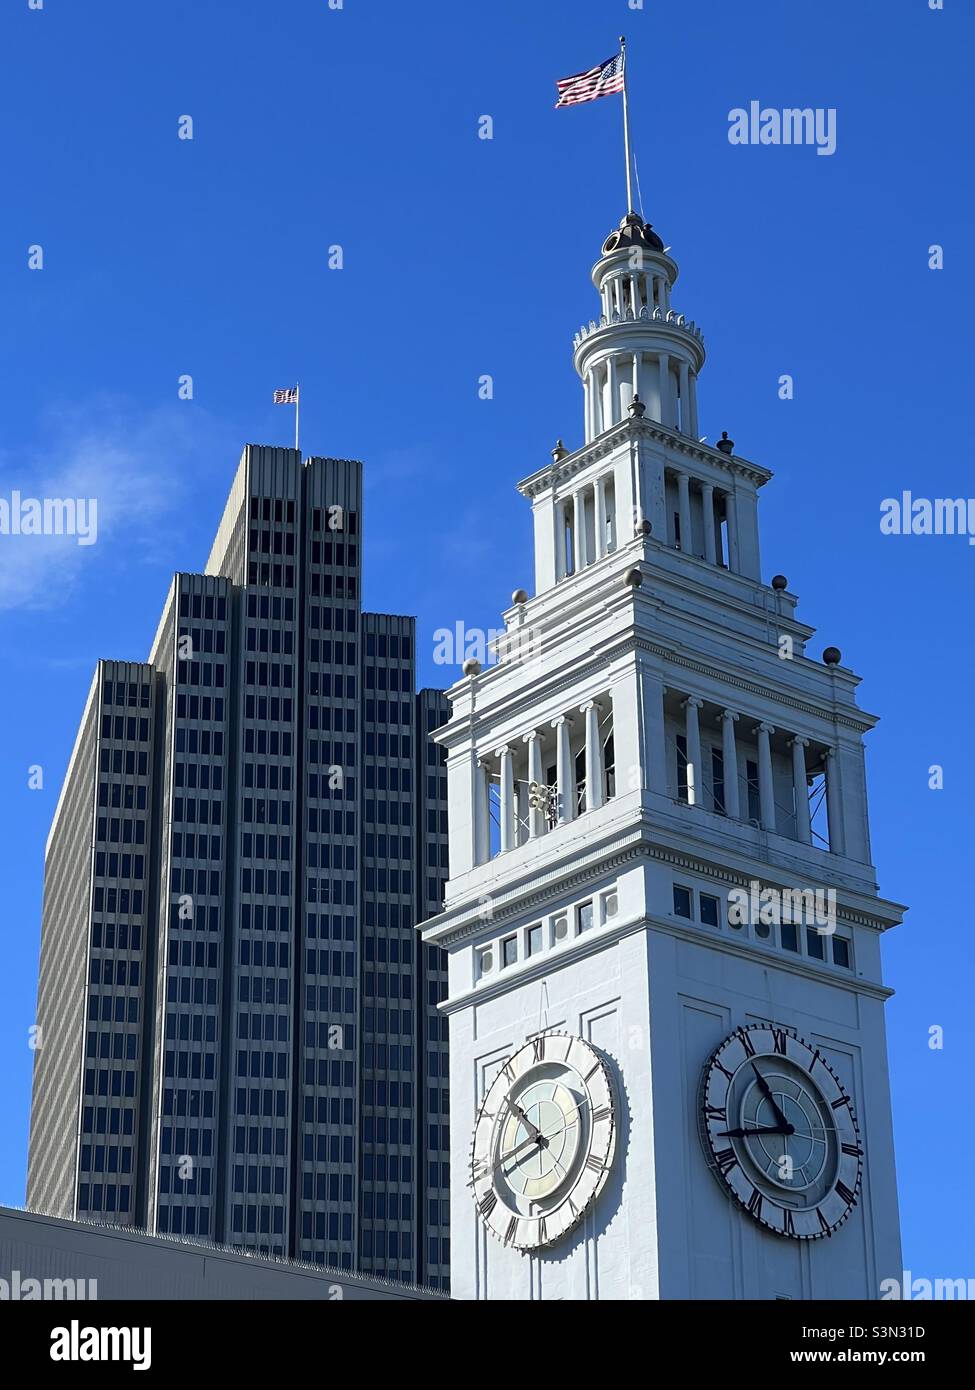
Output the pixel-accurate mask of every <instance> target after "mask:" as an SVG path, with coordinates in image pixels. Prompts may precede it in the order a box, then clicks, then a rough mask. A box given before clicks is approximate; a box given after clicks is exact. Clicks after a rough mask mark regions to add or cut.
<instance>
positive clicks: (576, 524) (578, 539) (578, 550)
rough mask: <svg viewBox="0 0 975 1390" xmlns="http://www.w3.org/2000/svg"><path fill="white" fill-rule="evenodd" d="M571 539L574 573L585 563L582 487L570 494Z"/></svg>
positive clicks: (584, 517) (584, 516)
mask: <svg viewBox="0 0 975 1390" xmlns="http://www.w3.org/2000/svg"><path fill="white" fill-rule="evenodd" d="M572 540H573V548H574V551H575V573H576V574H578V573H579V571H580V570H581V569H583V568H584V567H585V563H586V509H585V504H584V502H583V492H582V488H579V490H578V491H577V492H574V493H573V494H572Z"/></svg>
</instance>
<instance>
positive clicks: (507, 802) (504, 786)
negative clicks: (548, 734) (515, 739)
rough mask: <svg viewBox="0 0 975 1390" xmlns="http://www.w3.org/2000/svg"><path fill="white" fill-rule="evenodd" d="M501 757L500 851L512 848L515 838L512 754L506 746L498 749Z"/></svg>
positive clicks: (515, 841)
mask: <svg viewBox="0 0 975 1390" xmlns="http://www.w3.org/2000/svg"><path fill="white" fill-rule="evenodd" d="M498 757H499V758H500V759H501V853H502V854H504V852H505V851H506V850H509V849H514V847H515V844H516V843H517V840H516V838H515V770H514V754H513V753H512V751H511V749H510V748H509V747H507V745H506V746H505V747H504V748H499V749H498Z"/></svg>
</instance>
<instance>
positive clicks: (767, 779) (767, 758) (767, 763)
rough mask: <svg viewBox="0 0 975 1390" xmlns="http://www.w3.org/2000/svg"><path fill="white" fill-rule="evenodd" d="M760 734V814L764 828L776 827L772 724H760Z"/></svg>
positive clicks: (757, 731)
mask: <svg viewBox="0 0 975 1390" xmlns="http://www.w3.org/2000/svg"><path fill="white" fill-rule="evenodd" d="M755 732H756V733H757V734H758V800H759V815H760V819H761V823H762V829H763V830H774V829H775V783H774V782H773V780H772V744H771V741H770V735H772V734H774V733H775V726H774V725H772V724H759V725H758V727H757V728H756V730H755Z"/></svg>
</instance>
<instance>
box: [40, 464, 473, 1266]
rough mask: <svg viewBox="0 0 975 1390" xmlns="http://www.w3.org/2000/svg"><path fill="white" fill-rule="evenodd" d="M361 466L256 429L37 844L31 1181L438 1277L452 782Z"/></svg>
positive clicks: (443, 1259)
mask: <svg viewBox="0 0 975 1390" xmlns="http://www.w3.org/2000/svg"><path fill="white" fill-rule="evenodd" d="M361 528H362V469H361V465H360V464H358V463H354V462H349V461H345V460H337V459H308V460H306V461H302V459H301V457H300V455H299V454H298V452H297V451H295V450H291V449H273V448H260V447H256V446H249V447H248V448H247V449H246V450H245V451H244V455H243V458H242V459H241V463H240V467H239V469H238V472H237V475H236V477H235V479H234V483H233V487H232V489H231V493H230V496H229V498H228V501H227V505H226V508H225V511H224V516H223V519H222V521H221V523H220V527H219V530H218V532H217V536H216V539H215V541H214V545H213V549H212V551H211V553H210V558H209V561H208V562H207V566H206V570H205V572H204V573H203V574H177V575H176V576H175V577H174V579H173V583H172V586H171V588H170V592H169V595H168V597H167V600H166V604H165V607H164V610H163V615H162V619H161V621H160V624H159V629H158V632H157V635H156V639H155V642H154V644H153V648H152V651H151V653H150V658H149V661H148V662H147V663H145V664H132V663H128V664H127V663H124V662H101V663H100V664H99V668H98V672H97V673H96V677H95V681H94V683H93V685H92V690H91V693H90V695H89V699H88V703H87V706H86V709H85V714H84V717H83V720H82V725H81V729H80V731H79V734H78V739H77V742H76V745H75V749H74V753H73V755H72V758H71V762H70V764H69V767H68V772H67V775H66V777H65V783H64V788H63V790H62V793H61V799H60V801H59V804H58V809H57V811H56V812H55V817H54V824H53V826H52V830H51V835H50V837H49V840H48V848H47V857H46V864H45V887H44V916H43V926H42V939H41V973H40V988H39V1003H38V1020H37V1021H38V1024H39V1027H40V1034H39V1039H38V1041H39V1044H40V1046H39V1047H38V1050H37V1058H36V1063H35V1075H34V1100H33V1109H32V1115H31V1138H30V1156H29V1165H28V1193H27V1198H28V1204H29V1205H30V1206H32V1207H35V1208H39V1209H42V1210H45V1211H49V1212H52V1213H54V1214H57V1215H62V1216H69V1217H73V1216H79V1217H84V1218H86V1219H90V1220H95V1221H105V1222H112V1223H115V1224H121V1225H133V1226H141V1227H146V1228H148V1229H149V1230H151V1231H158V1232H166V1233H171V1234H174V1235H184V1236H191V1237H204V1238H207V1239H213V1240H216V1241H218V1242H221V1243H224V1244H228V1245H234V1246H241V1247H244V1248H248V1249H254V1250H261V1251H267V1252H271V1253H273V1254H277V1255H286V1256H292V1257H294V1258H299V1259H303V1260H308V1261H312V1262H316V1263H318V1264H325V1265H330V1266H336V1267H339V1268H344V1269H361V1270H363V1271H366V1272H370V1273H380V1274H384V1275H386V1276H387V1277H389V1278H392V1279H401V1280H413V1281H416V1282H422V1283H427V1284H431V1285H435V1286H439V1287H446V1283H447V1271H448V1262H449V1248H448V1221H449V1209H448V1173H447V1159H448V1152H449V1134H448V1115H447V1104H446V1095H447V1060H446V1020H445V1019H443V1018H441V1016H440V1014H439V1011H438V1009H437V1004H438V1002H439V1001H440V1000H441V999H442V998H443V997H444V994H445V990H446V976H445V968H444V963H443V961H442V959H441V953H440V951H439V950H438V949H437V948H435V947H431V946H428V945H424V944H421V943H418V941H417V939H416V932H415V930H414V928H415V924H416V922H418V921H420V920H422V919H423V918H424V917H426V916H428V915H430V914H432V913H434V912H436V911H437V910H438V909H439V907H440V904H441V900H442V891H443V882H444V879H445V877H446V868H447V864H446V843H447V841H446V778H445V771H444V767H443V763H442V754H441V752H440V751H439V750H438V748H437V747H436V745H434V744H433V743H432V741H431V740H430V738H429V733H430V731H431V730H432V729H433V728H435V727H437V725H438V724H441V723H443V722H444V720H445V719H446V717H447V705H446V701H445V699H444V697H443V696H442V695H441V694H440V693H439V692H437V691H430V690H425V691H421V692H420V694H419V695H417V694H416V693H415V687H416V665H415V631H414V623H413V620H412V619H410V618H403V617H393V616H389V615H385V614H372V613H363V612H362V611H361V608H360V593H361V586H360V574H361Z"/></svg>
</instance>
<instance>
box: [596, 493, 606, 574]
mask: <svg viewBox="0 0 975 1390" xmlns="http://www.w3.org/2000/svg"><path fill="white" fill-rule="evenodd" d="M595 514H596V559H597V560H601V559H602V558H603V556H604V555H605V554H606V477H605V474H604V475H603V477H601V478H597V479H596V484H595Z"/></svg>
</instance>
